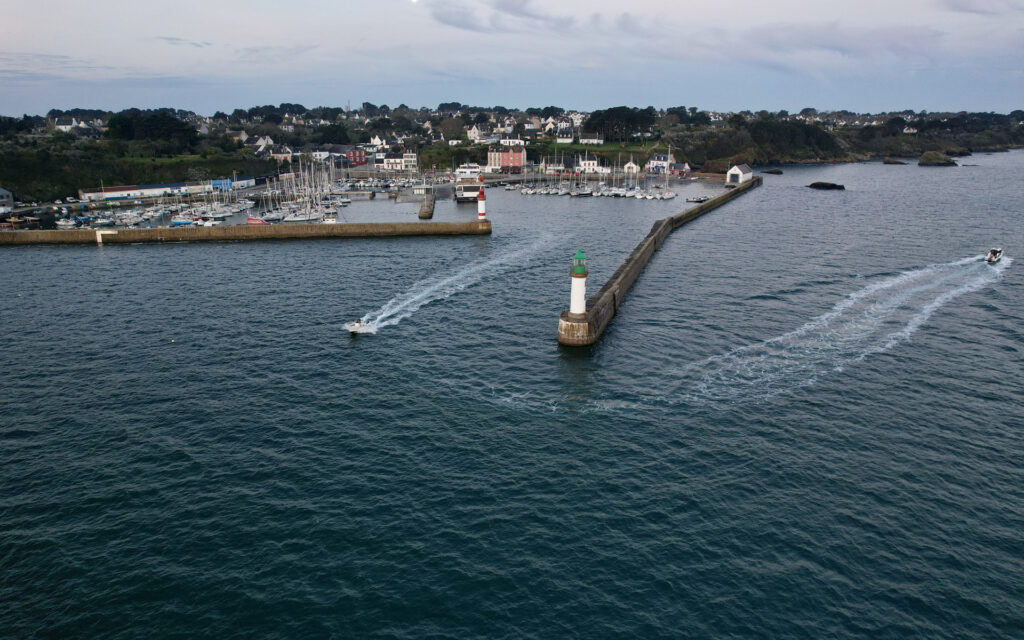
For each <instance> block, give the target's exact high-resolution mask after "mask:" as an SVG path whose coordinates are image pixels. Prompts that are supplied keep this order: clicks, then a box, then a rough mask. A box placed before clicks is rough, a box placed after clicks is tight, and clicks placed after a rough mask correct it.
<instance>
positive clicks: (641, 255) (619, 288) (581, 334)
mask: <svg viewBox="0 0 1024 640" xmlns="http://www.w3.org/2000/svg"><path fill="white" fill-rule="evenodd" d="M761 182H762V180H761V177H760V176H755V177H754V178H752V179H751V180H750V182H746V183H744V184H742V185H740V186H738V187H736V188H735V189H730V190H729V191H726V192H725V193H723V194H722V195H720V196H718V197H716V198H712V199H711V200H708V201H707V202H703V203H701V204H699V205H697V206H695V207H693V208H691V209H687V210H686V211H684V212H682V213H680V214H678V215H674V216H670V217H668V218H662V219H661V220H658V221H657V222H655V223H654V226H652V227H651V231H650V233H648V234H647V236H646V237H644V239H643V240H641V241H640V244H638V245H637V246H636V248H635V249H633V252H632V253H630V254H629V257H628V258H626V260H625V262H623V263H622V265H621V266H620V267H619V268H618V269H617V270H616V271H615V273H613V274H612V276H611V278H609V279H608V282H606V283H605V285H604V286H603V287H601V289H600V290H599V291H598V292H597V293H595V294H594V295H593V296H591V297H590V298H588V299H587V311H586V314H585V316H584V317H583V318H574V317H570V316H569V312H568V311H563V312H562V314H561V316H560V317H559V319H558V342H559V343H561V344H564V345H567V346H572V347H582V346H587V345H591V344H594V343H595V342H597V339H598V338H600V337H601V334H602V333H604V330H605V328H606V327H607V326H608V323H610V322H611V320H612V318H613V317H615V313H616V312H617V311H618V309H619V306H620V305H621V304H622V300H623V298H624V297H625V295H626V293H627V292H628V291H629V288H630V287H631V286H633V283H634V282H636V279H637V278H638V277H639V276H640V274H641V273H643V270H644V268H645V267H646V266H647V263H648V262H649V261H650V260H651V256H653V255H654V252H655V251H657V250H658V249H659V248H661V245H662V244H663V243H664V242H665V239H666V238H668V236H669V235H670V234H671V233H672V232H673V231H675V230H676V229H678V228H679V227H681V226H683V225H684V224H686V223H687V222H691V221H693V220H696V219H697V218H699V217H701V216H702V215H704V214H705V213H707V212H709V211H713V210H714V209H717V208H718V207H720V206H722V205H723V204H725V203H726V202H729V201H730V200H732V199H733V198H736V197H738V196H739V195H741V194H744V193H746V192H747V191H749V190H751V189H753V188H755V187H758V186H760V185H761Z"/></svg>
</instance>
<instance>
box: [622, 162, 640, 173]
mask: <svg viewBox="0 0 1024 640" xmlns="http://www.w3.org/2000/svg"><path fill="white" fill-rule="evenodd" d="M622 171H623V172H625V173H632V174H637V173H640V165H638V164H637V163H635V162H633V161H632V160H630V161H629V162H627V163H626V164H625V165H623V167H622Z"/></svg>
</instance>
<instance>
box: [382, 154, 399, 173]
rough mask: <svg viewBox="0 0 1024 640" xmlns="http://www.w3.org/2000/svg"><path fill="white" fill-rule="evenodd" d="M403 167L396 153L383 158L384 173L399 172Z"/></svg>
mask: <svg viewBox="0 0 1024 640" xmlns="http://www.w3.org/2000/svg"><path fill="white" fill-rule="evenodd" d="M403 166H404V165H403V159H402V156H400V155H398V154H397V153H389V154H388V155H386V156H384V166H383V169H384V170H385V171H401V170H402V167H403Z"/></svg>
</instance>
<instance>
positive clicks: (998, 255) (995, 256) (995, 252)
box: [985, 247, 1003, 264]
mask: <svg viewBox="0 0 1024 640" xmlns="http://www.w3.org/2000/svg"><path fill="white" fill-rule="evenodd" d="M1002 257H1003V249H1002V247H999V248H998V249H989V251H988V255H987V256H985V262H987V263H989V264H995V263H997V262H999V261H1000V260H1001V259H1002Z"/></svg>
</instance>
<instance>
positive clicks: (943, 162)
mask: <svg viewBox="0 0 1024 640" xmlns="http://www.w3.org/2000/svg"><path fill="white" fill-rule="evenodd" d="M917 164H918V166H921V167H955V166H956V161H955V160H953V158H950V157H949V156H947V155H946V154H944V153H942V152H940V151H925V152H924V153H922V154H921V157H920V158H919V159H918V161H917Z"/></svg>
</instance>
